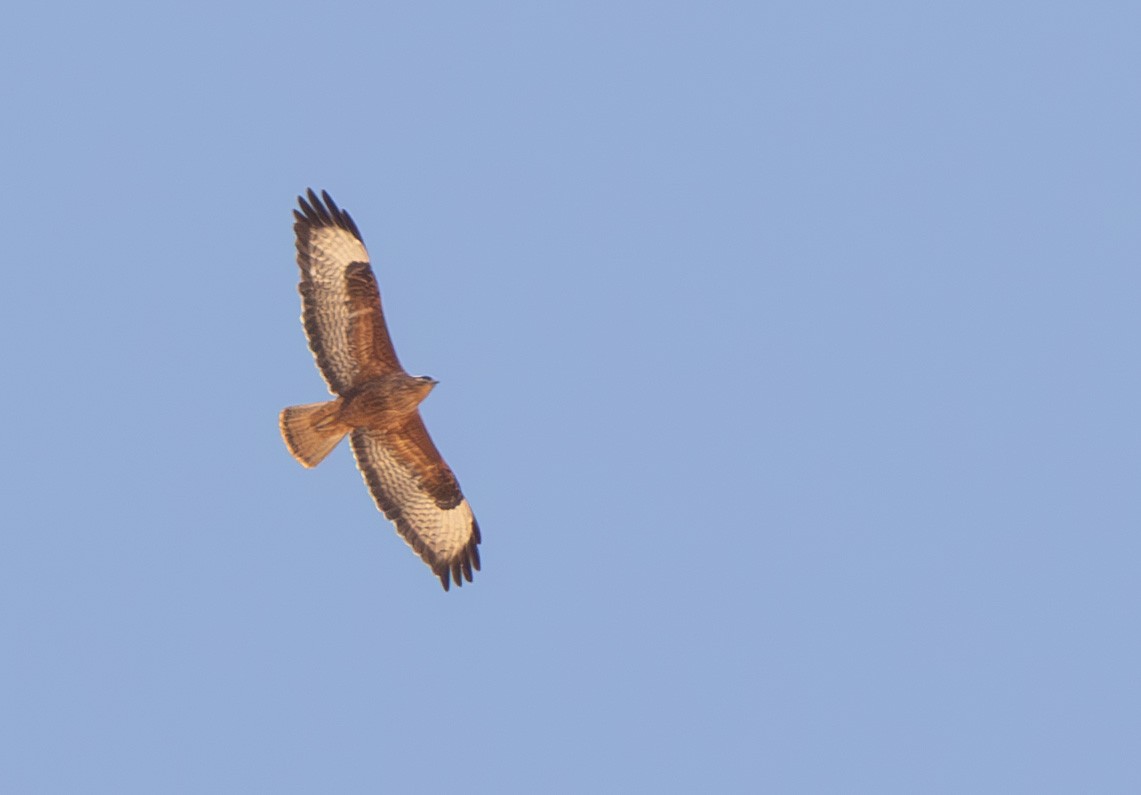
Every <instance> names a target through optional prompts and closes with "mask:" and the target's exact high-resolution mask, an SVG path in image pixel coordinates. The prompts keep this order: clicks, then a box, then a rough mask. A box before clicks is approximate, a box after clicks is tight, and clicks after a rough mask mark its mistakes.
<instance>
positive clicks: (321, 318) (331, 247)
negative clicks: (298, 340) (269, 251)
mask: <svg viewBox="0 0 1141 795" xmlns="http://www.w3.org/2000/svg"><path fill="white" fill-rule="evenodd" d="M308 195H309V198H308V201H306V199H305V198H303V197H298V199H297V202H298V205H299V206H300V210H294V211H293V216H294V218H295V219H296V223H294V225H293V231H294V233H295V234H296V236H297V264H298V265H299V266H300V268H301V283H300V284H299V285H298V286H297V289H298V291H299V292H300V293H301V322H302V323H303V324H304V326H305V336H306V337H308V339H309V348H310V350H312V351H313V358H314V359H316V361H317V369H319V370H320V371H321V375H322V376H324V378H325V382H326V383H327V384H328V385H329V391H330V392H332V393H333V394H335V395H343V394H345V393H346V392H347V391H349V389H351V388H352V387H353V386H355V385H357V384H359V383H361V382H362V381H366V380H368V379H369V378H375V377H376V376H379V375H384V374H385V373H389V372H395V371H399V370H400V369H401V367H400V361H399V360H398V359H397V358H396V350H395V349H394V348H393V347H392V339H391V337H389V334H388V327H387V326H386V325H385V322H384V312H383V310H382V309H381V305H380V292H379V290H377V286H376V277H375V276H373V273H372V267H371V266H370V265H369V258H368V251H366V250H365V247H364V242H363V241H362V240H361V235H360V232H359V231H358V230H357V225H356V224H355V223H354V222H353V219H352V218H351V217H350V216H349V214H348V213H347V212H345V211H344V210H342V209H340V208H339V207H337V205H336V204H335V203H334V202H333V199H332V198H331V197H330V196H329V194H328V193H325V192H322V194H321V197H318V196H317V194H315V193H314V192H313V191H312V190H310V191H309V194H308Z"/></svg>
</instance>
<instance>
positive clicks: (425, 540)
mask: <svg viewBox="0 0 1141 795" xmlns="http://www.w3.org/2000/svg"><path fill="white" fill-rule="evenodd" d="M350 439H351V442H352V447H353V455H355V456H356V459H357V466H358V467H359V468H360V471H361V475H362V476H363V477H364V481H365V484H366V485H368V490H369V491H370V492H372V496H373V499H374V500H376V505H377V507H378V508H380V510H381V511H382V512H383V513H384V515H385V516H387V517H388V518H389V519H390V520H392V522H394V523H395V524H396V529H397V531H398V532H399V533H400V535H401V536H402V537H403V538H404V540H405V541H406V542H407V543H408V546H410V547H412V549H413V550H415V552H416V554H417V555H419V556H420V558H421V560H423V561H424V562H425V563H427V564H428V566H429V567H430V568H431V569H432V571H433V572H435V574H436V576H437V577H439V578H440V582H441V583H442V584H443V586H444V590H445V591H446V590H448V588H449V587H450V582H451V581H452V580H454V581H455V583H456V585H463V581H464V580H465V579H466V580H467V581H468V582H471V578H472V571H473V570H475V571H478V570H479V548H478V545H479V541H480V537H479V524H478V523H477V522H476V520H475V516H473V515H472V512H471V506H470V505H468V501H467V500H466V499H464V495H463V493H462V492H461V491H460V486H459V483H458V482H456V476H455V475H454V474H452V470H451V469H450V468H449V467H448V465H447V464H446V463H445V462H444V459H443V457H442V456H441V455H440V453H439V451H438V450H437V449H436V446H435V445H434V444H433V443H432V439H431V437H429V436H428V431H427V429H426V428H425V427H424V421H423V420H422V419H420V413H419V412H413V413H412V414H410V415H408V418H407V419H406V420H405V421H404V423H403V424H402V425H400V426H399V427H396V428H393V429H391V430H387V431H378V430H370V429H368V428H357V429H356V430H354V431H353V432H352V435H351V436H350Z"/></svg>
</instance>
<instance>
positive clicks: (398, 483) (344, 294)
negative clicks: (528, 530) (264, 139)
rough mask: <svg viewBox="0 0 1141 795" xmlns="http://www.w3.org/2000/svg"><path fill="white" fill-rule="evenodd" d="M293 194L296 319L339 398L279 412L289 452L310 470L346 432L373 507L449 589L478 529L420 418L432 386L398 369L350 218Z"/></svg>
mask: <svg viewBox="0 0 1141 795" xmlns="http://www.w3.org/2000/svg"><path fill="white" fill-rule="evenodd" d="M323 199H324V202H323V203H322V201H321V199H319V198H318V197H317V196H316V194H314V193H313V191H309V201H308V202H306V201H305V199H299V204H300V207H301V211H300V212H298V211H294V216H295V217H296V219H297V223H296V224H295V225H294V232H295V233H296V236H297V263H298V265H299V266H300V268H301V283H300V285H299V286H298V290H299V291H300V293H301V299H302V301H301V303H302V322H303V324H304V326H305V332H306V335H307V336H308V338H309V347H310V348H311V349H312V351H313V355H314V358H315V359H316V361H317V367H318V369H319V370H320V371H321V374H322V375H323V376H324V377H325V381H326V382H327V383H328V385H329V391H330V392H332V393H333V394H334V395H336V396H337V397H336V398H335V399H334V400H330V401H327V402H324V403H311V404H308V405H302V406H290V407H289V408H287V409H285V410H284V411H282V412H281V417H280V426H281V434H282V437H283V438H284V439H285V444H286V446H287V447H288V448H289V452H290V453H291V454H292V455H293V457H294V458H296V459H297V460H298V461H299V462H301V464H303V465H304V466H306V467H314V466H316V465H317V464H319V463H321V461H322V460H324V458H325V457H326V456H327V455H328V454H329V453H330V452H331V451H332V449H333V448H334V447H336V446H337V443H338V442H340V440H341V439H342V438H344V437H345V435H346V434H347V435H349V437H350V441H351V443H352V448H353V455H354V456H356V459H357V466H358V467H359V469H360V471H361V475H362V476H363V477H364V480H365V483H366V485H367V486H368V488H369V491H370V492H371V493H372V496H373V498H374V500H375V501H376V504H377V507H379V508H380V510H381V511H382V512H383V513H384V514H385V516H387V517H388V518H389V519H391V520H392V521H393V522H394V523H395V524H396V529H397V531H398V532H399V533H400V535H401V536H402V537H403V538H404V540H405V541H407V542H408V544H409V546H411V547H412V548H413V549H414V550H415V551H416V553H417V554H418V555H420V557H421V558H422V559H423V560H424V562H425V563H427V564H428V565H429V566H430V567H431V568H432V570H433V571H434V572H435V573H436V576H438V577H439V578H440V582H441V583H442V584H443V586H444V589H445V590H447V589H448V587H449V584H450V582H451V581H452V580H454V581H455V582H456V584H457V585H462V584H463V581H464V580H465V579H466V580H468V581H469V582H470V581H471V578H472V571H473V570H478V569H479V548H478V545H479V542H480V532H479V525H478V523H476V521H475V517H474V516H473V515H472V512H471V508H470V506H469V505H468V503H467V500H466V499H464V496H463V493H462V492H461V491H460V487H459V483H458V482H457V481H456V478H455V475H454V474H453V473H452V470H451V469H450V468H449V467H448V465H447V464H446V463H445V462H444V459H443V457H442V456H441V455H440V453H439V451H438V450H437V449H436V446H435V445H434V444H433V443H432V439H431V437H430V436H428V431H427V429H426V428H425V427H424V422H423V420H422V419H421V418H420V412H419V408H418V407H419V405H420V403H421V401H423V400H424V398H425V397H427V396H428V393H429V392H431V391H432V388H433V387H434V386H435V385H436V382H435V381H434V380H432V379H431V378H426V377H423V376H411V375H408V373H406V372H405V371H404V368H403V367H401V365H400V362H399V360H398V359H397V357H396V351H395V349H394V348H393V346H392V341H391V338H390V337H389V335H388V329H387V326H386V325H385V322H384V314H383V311H382V309H381V304H380V292H379V291H378V289H377V286H376V278H375V277H374V276H373V273H372V268H371V266H370V265H369V261H368V253H367V252H366V251H365V248H364V243H363V242H362V241H361V238H360V233H359V232H358V231H357V228H356V224H354V223H353V220H352V218H350V217H349V215H348V213H346V212H344V211H343V210H340V209H339V208H338V207H337V205H336V204H334V203H333V200H332V199H331V198H330V197H329V194H327V193H325V194H323Z"/></svg>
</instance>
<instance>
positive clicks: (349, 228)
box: [293, 188, 364, 243]
mask: <svg viewBox="0 0 1141 795" xmlns="http://www.w3.org/2000/svg"><path fill="white" fill-rule="evenodd" d="M306 196H307V197H308V200H306ZM297 204H298V206H300V207H301V213H298V212H297V210H294V211H293V215H294V216H295V217H296V218H297V220H298V222H308V223H309V224H311V225H312V226H315V227H318V228H320V227H324V226H336V227H340V228H341V229H344V230H345V231H346V232H351V233H352V234H353V235H354V236H355V237H356V239H357V240H359V241H361V242H362V243H363V242H364V238H363V237H361V233H360V230H359V229H357V224H356V221H354V220H353V218H352V216H351V215H349V214H348V213H347V212H346V211H344V210H342V209H341V208H340V207H338V206H337V203H336V202H335V201H333V197H332V196H330V195H329V191H327V190H323V191H321V196H317V192H316V191H314V190H313V189H312V188H307V189H306V191H305V196H298V197H297Z"/></svg>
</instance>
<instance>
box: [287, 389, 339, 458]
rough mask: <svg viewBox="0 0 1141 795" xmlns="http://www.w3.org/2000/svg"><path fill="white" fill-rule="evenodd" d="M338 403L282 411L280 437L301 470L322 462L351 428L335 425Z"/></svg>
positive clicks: (294, 407)
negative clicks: (300, 466) (298, 463)
mask: <svg viewBox="0 0 1141 795" xmlns="http://www.w3.org/2000/svg"><path fill="white" fill-rule="evenodd" d="M340 409H341V401H340V400H329V401H326V402H324V403H307V404H305V405H304V406H290V407H289V408H287V409H284V410H282V412H281V417H280V419H279V424H280V425H281V438H282V439H284V440H285V446H286V447H288V448H289V453H290V455H292V456H293V457H294V458H296V459H297V460H298V461H299V462H300V463H301V465H302V466H304V467H310V468H311V467H315V466H317V465H318V464H320V463H321V462H322V461H324V460H325V456H327V455H328V454H329V453H331V452H332V451H333V448H334V447H336V446H337V443H338V442H339V441H341V439H342V438H344V436H345V434H346V433H348V432H349V431H350V430H351V429H350V428H349V427H348V426H346V425H342V424H341V423H339V422H337V415H338V414H339V413H340Z"/></svg>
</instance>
